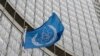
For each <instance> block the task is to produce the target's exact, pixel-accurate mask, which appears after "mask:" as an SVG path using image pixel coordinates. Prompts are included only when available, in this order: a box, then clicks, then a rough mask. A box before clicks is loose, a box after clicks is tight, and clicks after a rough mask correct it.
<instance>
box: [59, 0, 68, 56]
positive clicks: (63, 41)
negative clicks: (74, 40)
mask: <svg viewBox="0 0 100 56" xmlns="http://www.w3.org/2000/svg"><path fill="white" fill-rule="evenodd" d="M59 6H60V20H61V21H62V13H61V2H60V0H59ZM62 43H63V50H64V56H66V51H65V45H64V43H65V40H64V36H63V35H62Z"/></svg>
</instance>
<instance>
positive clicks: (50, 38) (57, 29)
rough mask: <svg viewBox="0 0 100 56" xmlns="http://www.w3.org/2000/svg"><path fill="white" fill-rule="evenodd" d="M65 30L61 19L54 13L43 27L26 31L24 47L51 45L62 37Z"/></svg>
mask: <svg viewBox="0 0 100 56" xmlns="http://www.w3.org/2000/svg"><path fill="white" fill-rule="evenodd" d="M63 31H64V27H63V25H62V23H61V21H60V19H59V18H58V16H57V15H56V14H55V13H52V15H51V16H50V17H49V19H48V21H46V22H45V23H44V24H43V25H42V26H41V27H39V28H37V29H32V30H31V31H27V32H26V35H25V41H24V43H23V46H24V48H39V47H47V46H51V45H53V44H54V43H56V42H57V41H58V40H59V39H60V37H61V35H62V33H63Z"/></svg>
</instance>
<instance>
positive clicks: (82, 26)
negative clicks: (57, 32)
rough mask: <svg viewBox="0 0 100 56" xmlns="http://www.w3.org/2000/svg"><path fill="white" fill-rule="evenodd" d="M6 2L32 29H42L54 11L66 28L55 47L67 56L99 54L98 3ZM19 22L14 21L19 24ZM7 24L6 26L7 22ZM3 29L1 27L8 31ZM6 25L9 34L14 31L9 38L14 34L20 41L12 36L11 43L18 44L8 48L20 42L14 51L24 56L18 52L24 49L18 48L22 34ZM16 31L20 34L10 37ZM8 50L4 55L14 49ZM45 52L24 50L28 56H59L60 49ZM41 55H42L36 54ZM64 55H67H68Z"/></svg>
mask: <svg viewBox="0 0 100 56" xmlns="http://www.w3.org/2000/svg"><path fill="white" fill-rule="evenodd" d="M6 3H8V4H9V6H11V7H12V9H14V10H15V11H14V12H16V13H17V14H18V15H19V16H20V17H21V18H22V19H23V20H24V21H25V22H26V23H27V24H28V25H29V26H30V27H32V28H35V29H36V28H38V27H40V26H41V25H42V24H43V23H44V22H46V21H47V20H48V18H49V16H50V15H51V14H52V12H55V13H56V14H57V15H58V16H59V18H60V19H61V21H62V23H63V25H64V28H65V29H64V33H63V35H62V38H61V39H60V41H59V42H57V43H56V44H55V46H57V47H58V48H59V49H61V50H63V52H65V53H68V54H70V55H72V56H99V55H100V17H99V16H100V14H99V13H98V12H99V10H100V9H99V8H100V7H99V3H97V2H96V1H95V0H6ZM6 3H4V5H6ZM4 7H5V6H4ZM6 10H7V9H6ZM3 12H4V10H3ZM9 14H10V13H9ZM3 17H5V16H3ZM3 17H2V18H3ZM2 20H4V19H2ZM2 20H1V22H0V23H1V24H3V23H4V22H2ZM16 20H17V19H16ZM16 20H15V21H14V22H16ZM4 21H6V20H4ZM6 22H8V21H6ZM4 24H5V25H6V24H8V23H4ZM5 25H2V26H5ZM2 26H1V28H2V29H5V28H3V27H2ZM7 26H9V27H7V28H8V31H11V32H10V33H9V34H8V35H10V36H11V35H15V37H16V36H17V37H19V38H18V39H15V40H17V41H15V40H11V39H12V37H11V38H10V37H9V38H8V39H9V40H8V41H11V42H13V41H15V42H13V43H12V44H7V46H10V45H12V46H13V44H14V43H17V42H18V41H19V42H18V43H19V44H18V47H17V46H13V47H14V49H17V51H16V50H15V52H16V53H17V54H16V56H17V55H22V54H23V51H20V50H18V48H21V49H23V48H22V47H19V46H20V45H21V43H20V41H21V35H22V33H21V32H20V31H18V29H16V30H15V28H16V27H15V26H13V24H11V25H10V23H9V25H7ZM10 27H11V28H10ZM9 29H11V30H9ZM13 29H14V30H15V31H14V32H16V31H18V32H19V33H18V34H17V33H15V34H11V33H13ZM19 29H20V28H19ZM0 30H1V29H0ZM3 32H4V31H3V30H1V32H0V33H1V35H0V36H3ZM5 34H6V33H5ZM5 36H6V35H5ZM1 38H2V37H1ZM13 38H14V37H13ZM1 41H3V40H1ZM6 41H7V40H6ZM2 43H3V42H1V43H0V44H2ZM7 43H10V42H7ZM55 46H54V47H55ZM6 48H7V51H6V52H3V53H5V55H7V54H8V53H9V52H12V51H9V49H13V48H9V47H6ZM4 49H5V48H4ZM44 49H45V48H44ZM44 49H38V50H35V49H30V50H28V51H26V50H25V51H26V52H27V53H25V55H26V56H45V55H47V56H52V55H57V52H58V51H57V48H54V52H52V51H50V52H49V50H48V52H46V50H44ZM46 49H48V48H46ZM34 50H35V51H36V53H34ZM43 50H44V51H43ZM19 51H20V52H19ZM25 51H24V52H25ZM15 52H14V53H15ZM28 52H29V53H28ZM1 53H2V52H1ZM3 53H2V54H3ZM14 53H13V54H14ZM19 53H20V54H19ZM38 53H39V55H37V54H38ZM13 54H12V55H11V54H9V55H8V56H13ZM35 54H36V55H35ZM25 55H24V56H25ZM57 56H59V55H57ZM63 56H67V55H66V54H65V55H63Z"/></svg>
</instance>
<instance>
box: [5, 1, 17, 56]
mask: <svg viewBox="0 0 100 56" xmlns="http://www.w3.org/2000/svg"><path fill="white" fill-rule="evenodd" d="M6 2H7V0H6ZM16 5H17V0H16V3H15V12H14V19H15V17H16ZM14 19H13V22H14ZM12 27H13V23H12V24H11V27H10V32H9V37H8V43H7V47H6V50H7V51H6V54H5V56H7V52H8V47H9V44H10V38H11V32H12Z"/></svg>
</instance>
